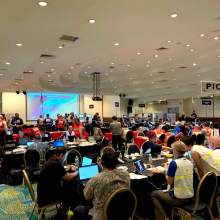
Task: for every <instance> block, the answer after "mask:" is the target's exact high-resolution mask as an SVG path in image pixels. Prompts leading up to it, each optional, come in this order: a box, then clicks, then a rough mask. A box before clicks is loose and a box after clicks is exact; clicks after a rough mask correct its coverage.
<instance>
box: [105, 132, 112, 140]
mask: <svg viewBox="0 0 220 220" xmlns="http://www.w3.org/2000/svg"><path fill="white" fill-rule="evenodd" d="M104 136H105V138H106V139H107V140H108V141H112V132H107V133H105V134H104Z"/></svg>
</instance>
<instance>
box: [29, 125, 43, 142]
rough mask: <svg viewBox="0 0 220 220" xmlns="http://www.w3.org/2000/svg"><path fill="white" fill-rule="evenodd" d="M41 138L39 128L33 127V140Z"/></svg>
mask: <svg viewBox="0 0 220 220" xmlns="http://www.w3.org/2000/svg"><path fill="white" fill-rule="evenodd" d="M39 136H40V137H41V131H40V129H39V128H38V127H37V126H32V127H31V138H32V139H34V138H36V137H39Z"/></svg>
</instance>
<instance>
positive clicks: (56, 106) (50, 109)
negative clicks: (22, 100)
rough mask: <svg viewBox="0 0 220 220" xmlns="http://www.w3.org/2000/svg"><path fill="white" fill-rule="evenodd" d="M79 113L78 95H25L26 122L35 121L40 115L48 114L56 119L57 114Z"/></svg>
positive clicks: (29, 93)
mask: <svg viewBox="0 0 220 220" xmlns="http://www.w3.org/2000/svg"><path fill="white" fill-rule="evenodd" d="M70 112H74V113H75V114H78V113H79V95H77V94H70V93H39V92H28V93H27V120H37V119H38V118H39V116H40V115H44V116H45V115H46V114H47V113H49V114H50V117H51V118H54V119H55V118H56V115H57V114H58V113H60V114H62V115H64V114H65V113H70Z"/></svg>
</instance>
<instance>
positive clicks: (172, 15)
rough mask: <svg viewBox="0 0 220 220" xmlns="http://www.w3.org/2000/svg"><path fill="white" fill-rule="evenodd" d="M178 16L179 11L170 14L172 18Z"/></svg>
mask: <svg viewBox="0 0 220 220" xmlns="http://www.w3.org/2000/svg"><path fill="white" fill-rule="evenodd" d="M177 16H178V14H177V13H173V14H171V15H170V17H171V18H176V17H177Z"/></svg>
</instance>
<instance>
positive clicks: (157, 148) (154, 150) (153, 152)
mask: <svg viewBox="0 0 220 220" xmlns="http://www.w3.org/2000/svg"><path fill="white" fill-rule="evenodd" d="M161 150H162V145H159V144H156V145H155V146H154V147H152V148H151V155H152V156H157V155H158V154H160V153H161Z"/></svg>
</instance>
